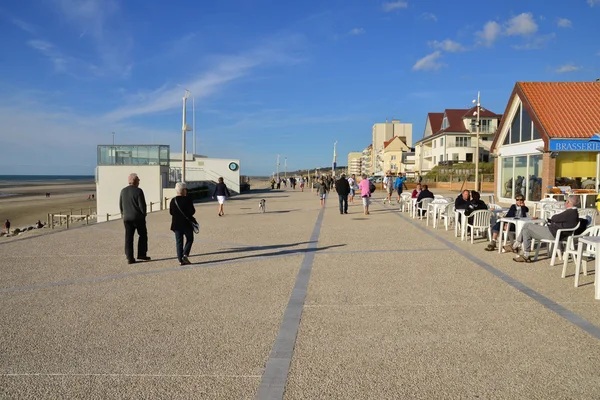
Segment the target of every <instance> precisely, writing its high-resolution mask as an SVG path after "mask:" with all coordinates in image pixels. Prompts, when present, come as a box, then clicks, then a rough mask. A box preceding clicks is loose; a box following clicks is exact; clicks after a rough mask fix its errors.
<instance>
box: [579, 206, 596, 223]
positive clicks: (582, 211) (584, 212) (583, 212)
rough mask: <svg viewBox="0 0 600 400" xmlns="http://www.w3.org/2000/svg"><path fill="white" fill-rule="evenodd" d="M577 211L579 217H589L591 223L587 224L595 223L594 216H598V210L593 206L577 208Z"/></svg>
mask: <svg viewBox="0 0 600 400" xmlns="http://www.w3.org/2000/svg"><path fill="white" fill-rule="evenodd" d="M577 213H578V214H579V218H586V217H591V220H592V224H591V225H588V226H593V225H596V217H597V216H598V210H596V209H595V208H578V209H577Z"/></svg>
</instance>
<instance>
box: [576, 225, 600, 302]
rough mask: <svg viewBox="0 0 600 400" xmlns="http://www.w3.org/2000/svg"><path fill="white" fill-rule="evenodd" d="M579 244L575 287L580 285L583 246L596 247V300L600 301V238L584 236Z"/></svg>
mask: <svg viewBox="0 0 600 400" xmlns="http://www.w3.org/2000/svg"><path fill="white" fill-rule="evenodd" d="M578 242H579V243H578V244H577V259H576V260H575V262H576V263H577V264H578V265H577V268H576V269H575V271H577V272H576V273H575V286H576V287H577V286H578V285H579V274H578V272H579V270H580V265H581V259H582V254H583V245H584V244H587V245H588V246H594V247H595V248H596V256H595V259H594V262H595V263H596V266H595V272H594V285H595V289H594V298H595V299H596V300H600V281H599V280H598V276H599V275H600V273H598V260H599V259H600V258H599V257H600V236H583V237H580V238H579V240H578Z"/></svg>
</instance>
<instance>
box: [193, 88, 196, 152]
mask: <svg viewBox="0 0 600 400" xmlns="http://www.w3.org/2000/svg"><path fill="white" fill-rule="evenodd" d="M192 130H193V132H192V134H193V136H194V137H193V148H194V156H195V155H196V97H195V96H192Z"/></svg>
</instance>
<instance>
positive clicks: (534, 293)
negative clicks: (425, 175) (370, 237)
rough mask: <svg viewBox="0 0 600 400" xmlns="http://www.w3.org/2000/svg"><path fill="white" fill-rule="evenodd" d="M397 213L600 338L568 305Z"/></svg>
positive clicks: (596, 337) (596, 327)
mask: <svg viewBox="0 0 600 400" xmlns="http://www.w3.org/2000/svg"><path fill="white" fill-rule="evenodd" d="M396 215H398V217H400V218H401V219H403V220H405V221H406V222H408V223H410V224H411V225H413V226H414V227H416V228H417V229H419V230H421V231H422V232H425V233H426V234H427V235H429V236H431V237H433V238H434V239H437V240H438V241H440V242H441V243H443V244H445V245H446V246H448V247H450V248H451V249H453V250H454V251H456V252H457V253H459V254H461V255H462V256H464V257H466V258H467V259H469V260H470V261H472V262H473V263H475V265H478V266H479V267H481V268H483V269H484V270H486V271H487V272H489V273H491V274H492V275H494V276H495V277H496V278H498V279H500V280H502V281H503V282H504V283H506V284H508V285H509V286H511V287H512V288H514V289H517V290H518V291H519V292H521V293H523V294H524V295H526V296H527V297H529V298H531V299H532V300H534V301H536V302H537V303H539V304H541V305H542V306H544V307H545V308H547V309H549V310H550V311H552V312H554V313H555V314H556V315H558V316H559V317H561V318H563V319H565V320H566V321H567V322H570V323H571V324H573V325H575V326H577V327H578V328H580V329H581V330H583V331H585V332H586V333H588V334H589V335H591V336H592V337H594V338H595V339H600V327H598V326H596V325H594V324H593V323H591V322H590V321H588V320H586V319H585V318H583V317H581V316H580V315H578V314H576V313H574V312H573V311H571V310H569V309H567V308H566V307H563V306H561V305H560V304H558V303H557V302H555V301H554V300H551V299H550V298H548V297H546V296H544V295H542V294H541V293H539V292H537V291H535V290H533V289H532V288H530V287H529V286H527V285H525V284H524V283H522V282H520V281H518V280H517V279H515V278H513V277H511V276H510V275H508V274H506V273H504V272H502V271H501V270H499V269H498V268H496V267H494V266H492V265H490V264H489V263H487V262H485V261H484V260H482V259H480V258H479V257H476V256H474V255H473V254H471V253H469V252H468V251H466V250H465V249H462V248H461V247H459V246H458V245H456V244H454V243H452V242H451V241H449V240H448V239H446V238H443V237H442V236H440V235H438V234H437V233H436V232H434V231H432V230H429V229H427V228H426V227H424V226H422V225H420V224H417V223H416V222H414V221H412V220H411V219H409V218H408V217H407V216H405V215H403V214H402V213H397V214H396Z"/></svg>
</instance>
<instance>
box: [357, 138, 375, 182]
mask: <svg viewBox="0 0 600 400" xmlns="http://www.w3.org/2000/svg"><path fill="white" fill-rule="evenodd" d="M372 153H373V145H372V144H370V145H368V146H367V147H366V148H365V149H364V150H363V151H362V160H361V164H360V169H361V174H366V175H367V176H370V175H371V173H372V166H371V164H372V162H373V158H372Z"/></svg>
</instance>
